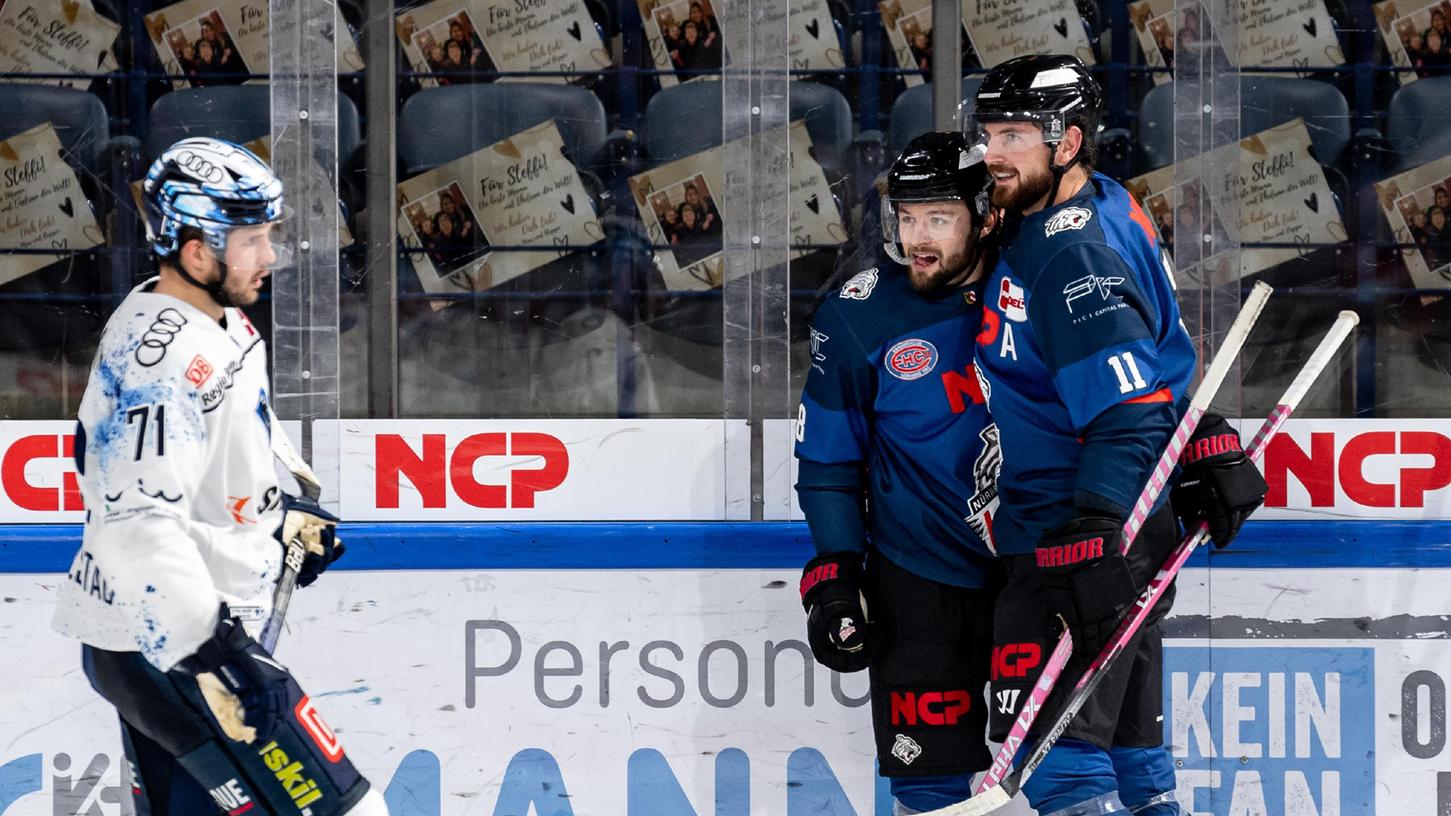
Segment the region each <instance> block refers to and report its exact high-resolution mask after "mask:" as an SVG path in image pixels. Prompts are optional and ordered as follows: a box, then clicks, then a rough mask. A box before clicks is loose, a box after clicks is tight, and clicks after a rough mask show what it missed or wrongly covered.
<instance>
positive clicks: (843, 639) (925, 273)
mask: <svg viewBox="0 0 1451 816" xmlns="http://www.w3.org/2000/svg"><path fill="white" fill-rule="evenodd" d="M987 186H988V178H987V171H986V169H985V168H984V166H983V164H982V162H981V154H980V153H975V152H973V151H972V150H970V149H969V145H968V143H967V141H966V139H964V138H963V136H962V135H961V134H958V133H928V134H924V135H923V136H920V137H918V138H917V139H915V140H913V141H912V143H911V144H909V145H908V146H907V148H906V150H905V151H904V152H903V153H902V155H901V156H900V157H899V158H898V159H897V160H896V162H895V163H894V164H893V165H892V168H891V170H890V171H889V173H888V176H887V188H886V196H885V198H884V199H883V206H882V231H883V235H884V239H885V247H884V248H885V250H886V254H887V255H889V256H890V257H891V258H892V260H893V261H895V262H896V263H897V264H899V266H894V267H887V268H869V269H864V270H862V271H860V272H858V273H857V274H856V275H854V276H853V277H851V278H850V279H849V280H847V281H846V282H845V284H843V285H842V286H841V288H840V289H839V290H832V291H831V292H829V293H828V294H827V296H826V300H825V301H824V302H823V303H822V304H821V306H820V308H819V310H818V311H817V313H816V315H815V318H814V320H813V322H812V326H811V352H812V360H811V370H810V372H809V373H808V375H807V380H806V386H805V389H804V392H803V394H802V397H801V406H800V409H799V414H798V424H797V431H796V456H797V458H798V459H799V460H800V474H799V480H798V482H797V484H796V490H797V495H798V497H799V501H800V505H801V509H802V511H803V513H804V514H805V515H806V521H807V524H808V525H809V526H810V529H811V535H812V539H813V541H814V543H815V546H816V550H817V552H818V555H817V556H816V557H815V558H814V559H812V560H811V562H810V563H808V564H807V565H806V569H805V571H804V573H803V575H802V579H801V593H802V602H803V605H804V606H805V607H806V611H807V613H808V616H807V632H808V640H809V642H810V644H811V650H812V653H813V654H814V655H815V656H816V659H817V660H818V661H819V662H820V663H821V664H822V665H825V666H827V667H829V668H831V669H834V670H836V671H840V672H853V671H860V670H862V669H864V668H865V669H870V673H871V699H872V718H873V725H874V730H875V733H876V740H877V757H878V763H879V767H880V770H881V773H882V775H883V776H886V777H888V778H889V779H890V782H891V789H892V795H893V797H894V798H895V799H896V803H897V804H896V808H897V813H899V814H906V813H916V812H918V811H925V810H931V809H934V808H938V807H942V806H945V805H948V804H951V803H953V802H957V801H961V800H962V799H966V798H967V797H968V795H969V793H970V787H969V784H970V781H971V775H972V773H973V772H975V771H980V770H983V769H985V768H986V767H987V766H988V763H989V760H990V757H989V755H988V752H987V748H986V745H985V743H984V740H983V735H984V731H985V727H986V719H987V714H986V712H985V711H984V709H983V705H982V699H983V697H982V695H983V690H984V688H985V686H986V684H987V675H988V665H989V660H990V657H991V650H992V642H991V638H992V630H991V626H990V617H989V615H990V612H991V609H992V600H993V596H994V594H995V591H996V587H997V586H999V585H1000V584H1001V580H1000V578H999V577H998V576H999V571H1000V569H1001V565H1000V564H999V563H998V562H997V560H996V559H995V558H994V557H993V553H992V548H991V537H992V524H993V521H992V519H993V516H992V513H993V509H994V507H995V506H996V493H995V492H994V490H995V488H994V482H995V477H996V475H997V467H998V456H997V436H996V430H995V429H994V428H993V427H992V426H991V425H990V424H989V419H988V416H987V409H986V406H985V405H984V404H983V403H984V400H983V396H982V393H981V391H980V390H979V387H978V383H977V380H976V377H975V375H974V373H973V370H972V365H971V363H972V353H973V349H972V340H973V338H974V337H975V336H976V335H977V331H978V326H979V319H980V315H981V313H982V309H981V305H980V300H981V297H982V291H983V290H982V283H983V277H984V276H985V273H986V270H987V269H988V268H990V266H989V265H990V260H991V257H992V255H993V254H994V252H993V242H994V239H993V236H992V230H993V226H994V222H993V218H992V216H991V215H990V213H989V210H990V207H989V204H988V196H987V193H986V188H987Z"/></svg>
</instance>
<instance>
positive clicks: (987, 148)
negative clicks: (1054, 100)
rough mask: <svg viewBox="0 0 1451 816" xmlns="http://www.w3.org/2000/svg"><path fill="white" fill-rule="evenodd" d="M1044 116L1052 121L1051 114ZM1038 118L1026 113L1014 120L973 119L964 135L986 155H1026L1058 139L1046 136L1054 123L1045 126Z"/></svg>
mask: <svg viewBox="0 0 1451 816" xmlns="http://www.w3.org/2000/svg"><path fill="white" fill-rule="evenodd" d="M1043 115H1045V116H1049V117H1050V118H1051V114H1043ZM1037 116H1038V114H1024V115H1023V116H1021V117H1014V118H1013V119H1007V120H1004V119H1000V118H993V119H990V120H987V121H982V120H979V119H977V118H976V117H973V118H971V119H968V120H966V122H965V125H964V130H965V135H966V136H967V138H968V139H969V140H971V141H972V143H973V144H974V145H975V146H978V147H980V148H982V150H983V151H984V152H985V153H987V154H1013V153H1026V152H1028V151H1029V150H1037V149H1038V148H1041V147H1043V146H1044V145H1047V144H1049V143H1050V142H1056V141H1057V138H1049V134H1047V133H1045V130H1046V129H1047V128H1048V127H1051V126H1052V125H1051V123H1050V124H1049V125H1048V126H1045V125H1043V124H1041V120H1040V119H1038V118H1036V117H1037ZM1059 137H1060V138H1061V133H1060V134H1059Z"/></svg>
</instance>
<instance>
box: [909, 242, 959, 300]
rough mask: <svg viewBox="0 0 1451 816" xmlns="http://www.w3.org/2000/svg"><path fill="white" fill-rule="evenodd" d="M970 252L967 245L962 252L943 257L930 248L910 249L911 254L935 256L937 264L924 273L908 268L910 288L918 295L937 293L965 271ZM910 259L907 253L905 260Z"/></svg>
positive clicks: (910, 256)
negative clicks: (919, 253) (920, 253)
mask: <svg viewBox="0 0 1451 816" xmlns="http://www.w3.org/2000/svg"><path fill="white" fill-rule="evenodd" d="M971 251H972V246H971V245H969V246H966V247H964V248H963V251H962V252H959V253H955V254H952V255H946V256H944V255H943V254H942V253H940V252H937V251H935V250H933V249H932V248H930V247H915V248H913V249H912V252H923V253H924V254H932V255H936V256H937V263H936V265H935V266H933V267H932V268H931V269H928V270H926V271H924V272H918V271H917V269H916V268H915V267H913V266H908V268H907V280H909V281H910V282H911V283H912V288H913V289H914V290H916V292H917V293H918V294H923V295H925V294H931V293H933V292H937V291H939V290H941V289H943V288H944V287H946V286H947V285H948V284H949V283H951V282H952V281H953V279H955V278H957V277H958V276H960V275H962V273H963V272H965V271H967V256H968V253H969V252H971ZM911 259H912V255H911V254H910V253H909V254H908V256H907V260H909V261H910V260H911Z"/></svg>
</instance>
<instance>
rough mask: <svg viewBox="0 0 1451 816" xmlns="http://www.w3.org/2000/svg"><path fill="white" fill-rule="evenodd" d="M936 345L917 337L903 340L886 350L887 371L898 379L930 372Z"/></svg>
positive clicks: (922, 375)
mask: <svg viewBox="0 0 1451 816" xmlns="http://www.w3.org/2000/svg"><path fill="white" fill-rule="evenodd" d="M936 365H937V347H936V346H934V345H932V344H931V343H929V342H927V341H926V340H921V339H919V338H916V337H913V338H911V339H908V340H903V341H902V342H900V343H898V344H897V345H895V346H892V347H891V348H890V349H888V350H887V371H890V372H891V374H892V376H893V377H896V378H897V379H899V380H909V381H910V380H915V379H918V378H921V377H925V376H927V375H928V374H931V373H932V369H933V368H934V367H936Z"/></svg>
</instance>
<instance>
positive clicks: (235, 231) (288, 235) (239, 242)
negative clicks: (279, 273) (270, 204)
mask: <svg viewBox="0 0 1451 816" xmlns="http://www.w3.org/2000/svg"><path fill="white" fill-rule="evenodd" d="M296 223H297V222H296V221H295V220H294V219H293V218H292V211H291V210H290V209H284V211H283V213H282V217H281V218H279V219H278V220H277V221H273V222H270V223H267V224H255V225H251V226H243V227H227V228H225V229H223V230H219V231H218V232H219V233H220V236H221V238H222V241H221V246H218V245H217V244H216V243H215V242H213V243H212V251H213V253H215V254H216V255H217V256H218V259H219V260H221V261H222V262H223V263H225V264H226V265H227V269H229V270H236V271H238V272H243V273H246V272H255V271H260V270H264V269H266V270H275V269H281V268H283V267H287V266H291V265H292V262H293V259H294V258H295V257H296V254H295V250H296V248H297V246H298V240H297V235H296V230H295V226H296Z"/></svg>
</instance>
